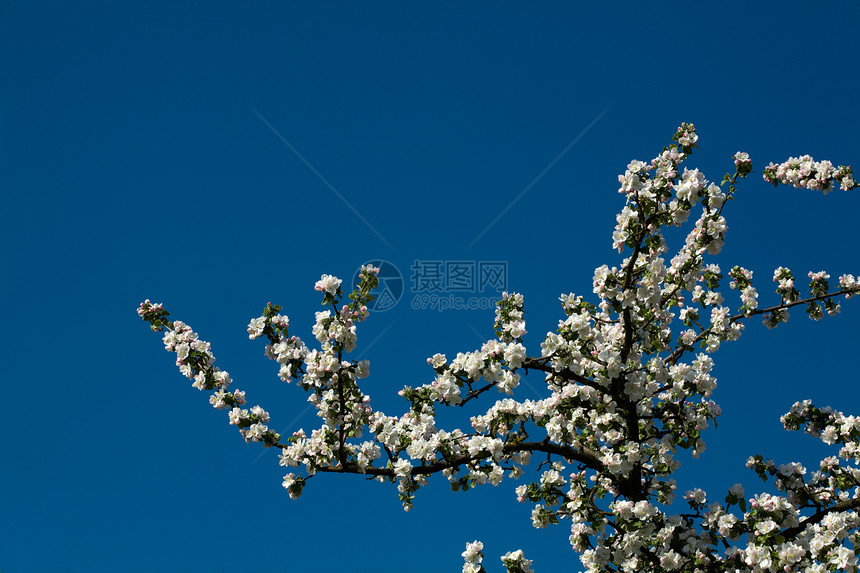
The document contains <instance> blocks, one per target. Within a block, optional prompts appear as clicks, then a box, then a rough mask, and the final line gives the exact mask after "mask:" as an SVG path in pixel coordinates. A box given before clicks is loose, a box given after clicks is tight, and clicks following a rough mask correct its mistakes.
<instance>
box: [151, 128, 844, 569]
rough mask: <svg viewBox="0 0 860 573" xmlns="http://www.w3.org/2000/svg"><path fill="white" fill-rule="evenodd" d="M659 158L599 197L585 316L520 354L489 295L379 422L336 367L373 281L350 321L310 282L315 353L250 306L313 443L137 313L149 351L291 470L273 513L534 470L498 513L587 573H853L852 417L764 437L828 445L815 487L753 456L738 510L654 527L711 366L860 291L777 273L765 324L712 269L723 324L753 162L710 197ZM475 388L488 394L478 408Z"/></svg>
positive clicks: (464, 485) (699, 413) (511, 302)
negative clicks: (313, 486)
mask: <svg viewBox="0 0 860 573" xmlns="http://www.w3.org/2000/svg"><path fill="white" fill-rule="evenodd" d="M673 139H674V141H675V144H673V145H671V146H670V147H668V148H664V149H663V150H662V151H661V152H660V153H659V154H658V155H657V156H656V157H654V158H653V159H652V160H651V161H650V162H646V161H639V160H634V161H632V162H630V163H629V165H628V166H627V169H626V171H625V173H624V174H623V175H620V176H619V178H618V181H619V184H620V187H619V193H621V194H622V195H624V197H625V205H624V207H623V209H622V210H621V212H620V213H619V214H618V216H617V217H616V223H617V224H616V227H615V229H614V232H613V235H612V244H613V246H614V248H616V249H617V250H618V252H620V253H624V252H625V251H626V256H625V257H624V258H623V259H622V260H620V261H617V262H616V263H615V264H613V265H608V264H607V265H602V266H600V267H598V268H597V269H595V271H594V275H593V282H592V293H591V294H592V295H593V297H594V300H593V302H589V301H587V300H586V297H583V296H580V295H576V294H574V293H569V294H565V295H562V296H561V297H560V301H561V306H562V311H563V317H562V318H560V320H559V321H558V325H557V328H556V329H555V331H553V332H548V333H546V335H545V336H544V337H543V340H542V342H541V343H540V348H541V352H540V355H539V356H529V354H528V352H527V350H526V345H525V343H524V337H525V335H526V325H525V320H524V313H525V311H524V300H523V296H522V295H521V294H519V293H507V292H506V293H503V295H502V298H501V300H500V301H499V302H498V304H497V308H496V316H495V323H494V327H495V337H494V338H492V339H490V340H487V341H486V342H484V343H483V344H482V345H481V346H480V348H478V349H476V350H473V351H470V352H460V353H457V355H456V356H454V357H453V358H452V359H451V360H449V359H448V357H446V356H445V355H443V354H435V355H433V356H432V357H430V358H428V360H427V362H428V364H429V365H430V367H431V368H432V370H433V372H434V374H435V376H434V377H433V379H432V381H430V382H428V383H426V384H421V385H418V386H415V387H410V386H407V387H404V388H403V389H402V390H400V392H399V394H400V395H401V396H402V397H403V398H405V399H406V400H407V401H408V403H409V407H408V409H407V410H406V412H405V413H403V414H402V415H399V416H391V415H388V414H385V413H384V412H382V411H379V410H377V409H375V408H374V407H373V406H372V404H371V400H370V397H369V396H368V395H367V394H365V393H364V392H363V390H362V388H361V387H360V385H359V381H360V380H362V379H364V378H366V377H367V376H368V375H369V363H368V362H367V361H354V360H349V359H348V358H347V355H348V353H350V352H351V351H352V350H354V349H355V348H356V347H357V344H358V337H357V329H358V324H359V323H360V322H361V321H363V320H364V319H365V318H367V316H368V314H369V313H368V310H367V303H368V302H369V301H371V300H373V297H372V295H371V294H370V293H371V292H372V291H373V289H374V288H375V287H376V286H377V284H378V277H377V275H378V272H379V269H376V268H373V267H370V266H367V267H363V268H362V269H361V272H360V275H359V279H360V280H359V284H358V285H356V286H355V289H354V290H353V292H352V293H351V294H349V296H348V298H349V302H346V301H345V300H344V292H343V291H342V289H341V287H342V285H343V282H342V281H341V279H339V278H336V277H334V276H331V275H323V276H322V277H321V278H320V280H319V281H317V282H316V285H315V289H316V290H317V291H319V292H320V293H321V294H322V298H323V305H324V306H325V307H326V308H325V309H324V310H322V311H320V312H317V313H316V320H315V323H314V325H313V327H312V332H313V336H314V337H315V338H316V342H317V344H318V347H316V348H310V347H309V346H308V345H306V344H305V343H304V342H303V341H302V340H301V339H300V338H298V337H296V336H294V335H290V333H289V331H288V329H289V325H290V321H289V319H288V318H287V317H286V316H284V315H281V314H280V311H281V308H280V307H279V306H277V305H272V304H268V305H266V307H265V309H264V311H263V313H262V315H261V316H259V317H256V318H254V319H252V320H251V321H250V324H249V325H248V335H249V338H251V339H258V338H264V339H265V340H266V341H267V344H266V347H265V354H266V356H267V357H269V358H270V359H272V360H274V361H275V362H276V363H277V364H278V376H279V377H280V378H281V379H282V380H284V381H291V380H295V381H296V383H297V385H298V386H299V387H300V388H301V389H303V390H304V391H306V392H307V393H308V401H309V402H310V403H311V404H312V405H313V406H314V407H315V409H316V413H317V416H318V417H319V418H320V426H319V427H318V428H315V429H312V430H310V431H305V430H304V429H299V430H297V431H296V432H294V433H293V434H292V435H291V436H290V437H289V438H287V439H286V440H285V441H284V443H279V442H278V440H279V438H280V436H278V435H277V434H274V433H273V432H271V431H270V430H268V428H267V426H266V424H267V423H268V420H269V415H268V414H267V413H266V412H265V410H263V409H262V408H261V407H259V406H255V407H253V408H250V409H244V408H242V406H243V405H244V403H245V399H244V394H243V393H241V392H238V391H234V392H228V391H227V386H228V385H229V384H230V377H229V376H228V375H227V373H226V372H222V371H220V370H219V369H217V368H215V367H214V366H213V363H214V357H213V356H212V354H211V351H210V349H209V344H208V343H206V342H204V341H201V340H199V339H198V337H197V335H196V334H195V333H193V332H192V331H191V329H190V328H189V327H187V326H186V325H185V324H183V323H181V322H179V321H176V322H170V321H169V320H167V318H166V317H167V315H168V313H167V311H166V310H164V309H163V307H162V306H161V305H156V304H152V303H150V302H149V301H146V302H144V303H143V304H142V305H141V308H140V309H139V311H138V313H139V314H140V316H141V318H142V319H143V320H145V321H147V322H149V323H150V324H151V325H152V328H153V329H155V330H163V329H165V328H166V329H168V330H169V332H168V333H166V334H165V337H164V339H165V346H166V348H167V349H168V350H170V351H172V352H176V354H177V365H178V366H179V368H180V371H181V372H182V373H183V374H185V375H186V376H188V377H189V378H191V379H193V380H194V386H195V387H197V388H200V389H201V390H203V389H205V390H212V391H214V393H213V395H212V397H211V399H210V402H211V403H212V404H213V405H214V406H215V407H216V408H229V411H230V417H229V419H230V423H231V424H235V425H237V426H238V427H239V428H240V431H241V432H242V435H243V437H245V439H246V440H248V441H262V442H263V443H265V444H266V445H269V446H272V445H274V446H277V447H278V448H280V450H281V454H280V464H281V465H282V466H285V467H288V468H299V469H298V470H296V471H295V472H293V471H291V472H290V473H288V474H286V475H285V476H284V479H283V486H284V488H285V489H286V490H287V492H288V494H289V496H290V497H291V498H297V497H299V496H300V495H301V493H302V490H303V488H304V487H305V486H306V484H307V482H308V481H309V480H310V479H311V478H312V477H314V476H315V475H316V474H318V473H349V474H359V475H364V476H367V477H372V478H375V479H377V480H379V481H382V482H389V483H391V484H394V485H395V486H396V489H397V495H398V498H399V500H400V502H401V503H402V504H403V507H404V509H406V510H408V509H409V508H410V507H411V506H412V504H413V501H414V499H415V497H416V494H417V492H418V491H419V490H420V488H422V487H424V486H426V485H428V484H429V483H430V477H431V476H433V475H434V474H440V475H441V476H443V477H444V478H446V479H447V481H448V484H449V485H450V487H451V488H452V489H453V490H455V491H465V490H468V489H471V488H474V487H478V486H485V485H487V484H489V485H492V486H497V485H499V484H500V483H501V482H502V481H504V479H505V478H508V479H514V480H516V479H521V478H523V477H524V476H526V475H527V470H528V466H529V465H530V462H531V461H532V460H533V459H539V460H540V464H539V465H537V468H535V469H533V470H532V471H531V472H529V473H528V475H529V476H530V477H529V478H528V479H525V480H524V481H523V482H521V483H519V484H517V485H516V486H515V494H516V498H517V500H518V501H520V502H522V503H529V504H532V510H531V521H532V525H534V526H535V527H537V528H545V527H550V526H553V525H556V524H559V523H562V522H566V523H567V524H568V526H569V527H570V537H569V541H570V544H571V546H572V547H573V549H575V550H576V551H578V552H579V553H580V554H581V561H582V564H583V565H584V567H585V568H586V570H587V571H589V572H590V573H597V572H609V571H612V572H621V571H623V572H638V571H652V572H658V571H660V572H662V571H724V570H725V571H743V572H750V573H752V572H758V571H773V572H776V571H801V570H803V571H827V570H834V569H844V570H854V569H855V568H856V566H857V557H856V555H855V546H857V545H858V544H860V536H858V533H857V528H858V526H860V517H858V514H857V512H856V511H855V510H856V509H857V508H860V470H858V469H857V468H856V467H853V466H848V465H847V462H853V464H857V463H860V418H855V417H853V416H846V415H844V414H842V413H840V412H836V411H833V410H831V409H829V408H817V407H815V406H813V405H812V404H811V403H810V402H808V401H807V402H799V403H797V404H795V406H794V407H793V408H792V409H791V411H790V412H789V413H787V414H786V415H785V416H783V424H784V425H785V427H786V429H789V430H799V429H801V428H803V429H804V430H805V432H806V433H808V434H810V435H812V436H815V437H818V438H820V439H821V440H822V441H823V442H824V443H825V444H827V445H831V446H839V448H840V449H839V451H838V454H837V455H834V456H830V457H828V458H825V459H824V460H823V461H822V462H821V464H820V468H819V469H818V470H816V471H814V472H809V471H807V469H806V468H805V467H804V466H803V465H801V464H799V463H784V464H780V465H777V464H776V463H775V462H773V461H772V460H769V459H765V458H764V457H762V456H753V457H751V458H750V460H749V462H748V464H747V465H748V467H749V468H750V469H751V470H752V471H753V472H755V473H756V474H757V475H759V476H760V477H761V478H762V479H764V480H765V481H767V480H772V485H773V488H774V490H775V492H776V493H758V494H754V495H753V496H752V497H748V494H746V492H745V490H744V488H743V486H741V485H740V484H736V485H735V486H733V487H732V488H731V489H730V490H729V491H728V493H727V494H726V495H725V497H724V501H723V502H720V501H715V500H713V499H710V500H709V498H708V495H707V493H706V492H705V491H703V490H702V489H698V488H696V489H692V490H690V491H687V492H686V493H684V494H683V499H684V500H685V501H686V504H685V505H688V506H689V508H690V509H689V511H687V512H685V513H681V514H678V513H673V509H674V508H673V507H672V504H673V501H674V500H675V498H676V496H677V483H676V481H675V480H674V479H673V474H674V473H675V471H676V470H677V469H678V467H679V466H680V462H679V461H678V459H677V456H678V453H679V450H688V451H690V452H691V453H692V455H693V456H698V455H699V454H700V453H701V452H703V451H704V450H705V448H706V443H705V440H704V436H705V433H706V430H707V429H708V428H709V427H710V426H711V425H712V424H713V423H714V422H715V421H716V419H717V417H718V416H719V415H720V414H721V409H720V406H719V405H718V404H717V403H716V402H715V401H714V400H713V397H714V393H715V390H716V388H717V378H716V376H715V364H714V360H713V358H712V356H713V354H714V353H715V352H716V351H717V350H718V349H719V348H720V347H721V345H722V344H723V343H727V342H731V341H734V340H737V339H738V338H739V337H740V336H741V334H742V333H743V330H744V327H745V324H746V322H747V321H748V319H750V318H753V317H756V316H759V317H761V318H763V320H764V323H765V324H766V325H767V326H768V327H773V326H776V325H777V324H779V323H780V322H784V321H786V320H787V319H788V309H789V308H791V307H793V306H797V305H801V304H804V305H806V310H807V314H808V315H809V316H810V317H811V318H813V319H816V320H817V319H820V318H822V317H823V316H824V315H825V313H826V314H829V315H834V314H836V313H837V312H838V311H839V303H838V300H839V297H843V296H844V297H845V298H848V297H850V296H853V295H857V294H858V293H860V282H858V281H857V280H856V279H855V278H854V276H853V275H842V276H841V277H839V287H838V288H836V289H833V290H831V286H830V283H829V279H830V275H829V274H827V273H826V272H824V271H817V272H810V273H809V279H810V283H809V296H808V297H807V298H802V297H803V296H805V295H802V294H801V291H800V287H799V285H797V284H795V277H794V275H793V273H792V272H791V271H790V270H789V269H787V268H784V267H779V268H777V269H776V271H775V272H774V274H773V280H774V282H775V283H776V294H777V297H775V298H774V300H773V301H772V302H773V304H772V305H771V306H765V302H764V301H760V296H759V291H758V290H757V289H756V287H755V286H754V284H753V272H752V271H751V270H749V269H746V268H743V267H740V266H732V267H731V270H730V271H729V272H728V273H727V274H728V280H729V285H728V286H729V288H730V289H733V290H737V291H738V293H739V295H740V307H739V308H738V310H737V312H736V313H733V312H732V310H731V306H734V305H735V304H736V303H729V302H727V301H726V300H725V299H724V297H723V294H722V292H721V283H722V282H723V280H724V276H723V271H722V269H721V267H720V265H719V264H717V263H716V262H713V261H712V260H711V257H713V256H715V255H717V254H719V253H720V251H721V249H722V246H723V244H724V241H725V236H726V232H727V230H728V225H727V223H726V219H725V216H724V214H723V212H724V209H725V207H726V205H727V203H728V201H729V200H731V199H734V198H735V194H736V193H737V187H736V185H737V182H738V179H741V178H744V177H746V176H747V175H748V174H750V173H752V170H753V166H752V162H751V160H750V158H749V155H748V154H746V153H743V152H738V153H736V154H735V155H734V157H733V162H734V173H733V174H726V175H725V177H724V178H723V180H722V183H721V184H716V183H713V182H710V181H709V180H708V179H707V178H706V177H705V175H704V174H703V173H701V172H700V171H699V170H698V169H695V168H690V167H687V166H684V165H683V163H684V162H685V161H687V160H688V159H689V157H690V155H691V153H692V152H693V150H694V149H696V148H697V147H698V145H697V142H698V135H697V133H696V130H695V127H694V126H693V125H692V124H682V125H681V127H680V128H679V129H678V130H677V132H676V133H675V136H674V138H673ZM765 179H766V180H768V181H770V182H772V183H774V184H779V183H785V184H791V185H795V186H801V187H804V188H809V189H821V190H823V191H825V192H827V191H829V190H830V188H832V186H833V184H834V181H838V182H839V183H840V185H842V187H843V188H845V189H849V188H851V187H853V186H854V181H853V179H852V178H851V170H850V168H847V167H840V168H838V169H835V168H833V166H832V164H830V163H829V162H814V161H812V159H811V158H809V157H808V156H804V157H801V158H800V159H795V158H792V159H789V161H787V162H785V163H783V164H781V165H778V166H777V165H774V164H771V165H770V166H769V167H768V168H766V169H765ZM694 212H695V215H694ZM691 216H692V217H691ZM691 218H692V219H693V220H694V221H695V222H693V223H692V224H690V229H689V231H688V232H687V233H686V235H685V236H678V238H677V239H679V240H678V243H679V244H678V245H677V250H675V249H673V254H672V255H668V254H667V253H669V251H670V247H669V242H670V239H671V240H673V241H674V240H676V239H675V238H673V237H674V235H673V234H669V235H668V238H667V235H664V231H665V230H666V229H669V228H670V227H678V226H681V225H683V224H685V223H686V222H687V221H688V220H690V219H691ZM724 268H728V267H724ZM770 296H771V297H773V295H770ZM761 298H762V299H763V298H765V297H764V296H762V297H761ZM529 372H538V373H539V376H542V377H543V381H542V384H543V385H544V386H545V388H546V391H547V392H548V396H547V397H546V398H543V399H541V400H531V399H525V400H519V399H517V393H518V388H519V385H520V383H521V382H522V381H523V380H524V379H525V376H526V375H527V374H528V373H529ZM362 384H363V382H362ZM494 388H495V390H496V391H497V392H499V393H501V394H502V396H499V395H498V394H496V392H490V391H491V390H493V389H494ZM493 395H495V396H497V399H495V400H492V401H491V402H492V403H489V404H487V407H486V409H485V410H484V409H482V410H480V411H479V413H476V414H475V415H472V416H470V420H469V421H470V425H469V426H468V427H467V428H466V429H459V428H454V429H445V428H442V427H441V424H440V423H439V422H438V420H437V409H439V408H442V407H462V406H464V405H466V404H469V403H470V402H472V403H473V404H474V403H477V402H478V401H479V400H480V399H482V398H484V399H485V398H486V397H487V396H493ZM480 412H484V413H480ZM843 462H845V463H843ZM483 547H484V546H483V544H482V543H481V542H480V541H475V542H473V543H469V544H467V546H466V551H465V552H463V554H462V555H463V558H464V561H465V563H464V566H463V571H464V573H482V572H483V571H484V568H483V565H482V563H483V558H484V554H483ZM501 560H502V563H503V565H504V566H505V568H506V569H507V571H508V573H531V571H532V562H531V561H530V560H529V559H526V558H525V556H524V555H523V553H522V551H519V550H517V551H510V552H508V553H506V554H504V555H503V556H502V557H501Z"/></svg>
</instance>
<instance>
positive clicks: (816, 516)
mask: <svg viewBox="0 0 860 573" xmlns="http://www.w3.org/2000/svg"><path fill="white" fill-rule="evenodd" d="M858 507H860V498H858V499H849V500H846V501H840V502H839V503H836V504H833V505H831V506H830V507H828V508H827V509H822V510H821V511H816V512H815V513H813V514H812V515H810V516H809V517H807V518H806V519H804V520H803V521H801V522H800V524H799V525H797V526H796V527H789V528H788V529H785V530H783V532H782V536H783V537H785V540H786V541H790V540H791V539H794V538H795V537H797V536H798V535H800V534H801V533H803V530H804V529H806V528H807V527H809V526H810V525H815V524H816V523H818V522H820V521H821V520H822V519H824V518H825V516H827V514H828V513H834V512H838V511H850V510H852V509H857V508H858Z"/></svg>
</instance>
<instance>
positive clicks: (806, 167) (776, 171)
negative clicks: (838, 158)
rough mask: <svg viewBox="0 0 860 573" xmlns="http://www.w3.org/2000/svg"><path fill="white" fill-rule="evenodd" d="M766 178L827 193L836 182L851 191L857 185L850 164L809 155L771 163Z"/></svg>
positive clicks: (776, 182)
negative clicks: (835, 164) (817, 159)
mask: <svg viewBox="0 0 860 573" xmlns="http://www.w3.org/2000/svg"><path fill="white" fill-rule="evenodd" d="M764 180H765V181H767V182H768V183H773V185H774V187H776V185H777V184H779V183H782V184H783V185H791V186H792V187H797V188H800V189H812V190H815V191H822V192H823V193H824V194H825V195H826V194H827V193H830V192H831V191H832V190H833V186H834V184H835V183H839V188H840V189H843V190H845V191H849V190H851V189H853V188H854V187H856V186H857V182H856V181H855V180H854V174H853V172H852V171H851V167H850V166H845V165H840V166H839V167H838V168H836V167H834V166H833V164H832V163H830V162H829V161H815V160H814V159H812V157H810V156H808V155H802V156H801V157H789V158H788V161H785V162H784V163H780V164H779V165H777V164H775V163H771V164H770V165H768V166H767V167H765V168H764Z"/></svg>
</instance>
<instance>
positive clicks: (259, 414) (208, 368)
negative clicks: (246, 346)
mask: <svg viewBox="0 0 860 573" xmlns="http://www.w3.org/2000/svg"><path fill="white" fill-rule="evenodd" d="M138 315H139V316H140V317H141V318H142V319H143V320H144V321H146V322H149V323H150V324H151V325H152V329H153V330H157V331H163V330H165V329H166V330H167V332H166V333H165V334H164V337H163V342H164V348H165V350H167V351H168V352H175V353H176V365H177V366H178V367H179V371H180V372H181V373H182V374H183V375H185V376H186V377H187V378H189V379H191V380H193V382H192V384H191V385H192V386H193V387H194V388H197V389H198V390H210V391H214V392H213V393H212V395H211V396H210V397H209V403H210V404H212V406H213V407H215V408H216V409H218V410H223V409H226V408H230V411H229V420H230V424H231V425H234V426H236V427H238V428H239V432H240V433H241V434H242V437H243V438H245V441H246V442H263V444H264V445H265V446H266V447H270V446H274V445H276V444H277V443H278V440H279V439H280V437H281V436H280V435H279V434H278V433H276V432H273V431H272V430H270V429H269V428H268V427H267V426H266V425H265V422H268V421H269V414H268V412H266V411H265V410H263V408H261V407H260V406H254V407H253V408H251V409H250V410H248V409H244V408H240V406H243V405H245V393H244V392H243V391H241V390H233V391H227V387H228V386H229V385H230V383H231V382H232V380H231V378H230V375H229V374H228V373H227V372H225V371H224V370H221V369H220V368H218V367H217V366H214V363H215V356H214V355H213V354H212V351H211V350H210V344H209V343H208V342H206V341H204V340H200V338H199V337H198V336H197V333H196V332H194V331H193V330H191V327H189V326H188V325H187V324H185V323H183V322H181V321H179V320H177V321H173V322H170V321H169V320H167V318H166V317H167V316H168V315H169V313H168V312H167V311H166V310H164V308H163V306H162V305H161V304H153V303H151V302H150V301H149V300H148V299H147V300H146V301H144V302H143V303H141V305H140V308H138Z"/></svg>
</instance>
